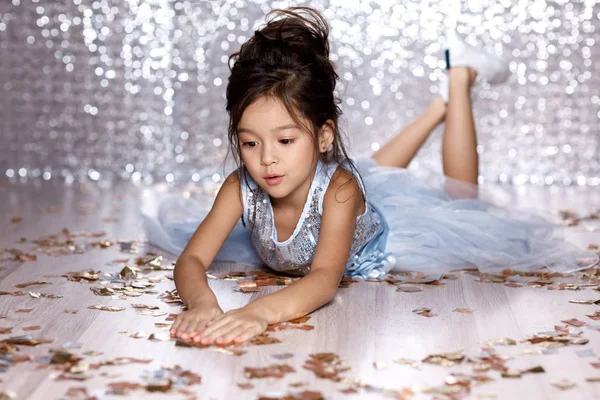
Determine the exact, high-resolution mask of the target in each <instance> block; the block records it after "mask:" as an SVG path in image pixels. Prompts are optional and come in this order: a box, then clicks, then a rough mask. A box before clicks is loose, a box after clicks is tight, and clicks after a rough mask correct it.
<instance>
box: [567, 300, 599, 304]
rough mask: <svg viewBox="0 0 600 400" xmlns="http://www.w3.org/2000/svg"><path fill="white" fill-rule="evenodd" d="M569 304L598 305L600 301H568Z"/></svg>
mask: <svg viewBox="0 0 600 400" xmlns="http://www.w3.org/2000/svg"><path fill="white" fill-rule="evenodd" d="M569 303H574V304H600V300H595V301H594V300H569Z"/></svg>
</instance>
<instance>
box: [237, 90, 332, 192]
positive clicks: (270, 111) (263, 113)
mask: <svg viewBox="0 0 600 400" xmlns="http://www.w3.org/2000/svg"><path fill="white" fill-rule="evenodd" d="M301 120H302V122H303V123H304V124H306V125H307V126H310V124H309V121H308V120H306V119H304V118H302V117H301ZM238 139H239V144H240V153H241V157H242V161H243V162H244V164H245V165H246V168H247V170H248V172H249V173H250V176H252V178H253V179H254V181H255V182H256V183H257V184H258V185H259V186H260V187H262V188H263V189H264V190H265V191H266V192H267V193H268V194H269V195H270V196H271V198H272V199H274V200H275V202H276V201H277V200H278V199H285V200H290V201H292V202H293V203H298V204H300V203H303V202H304V200H303V199H305V198H306V194H307V193H308V190H309V188H310V184H311V182H312V178H313V176H314V171H315V167H316V163H317V159H318V157H317V154H316V153H315V146H314V142H313V140H314V139H313V137H312V136H311V135H309V134H308V133H306V132H305V131H303V130H301V127H299V126H297V125H296V123H295V122H294V120H293V119H292V117H291V116H290V115H289V114H288V112H287V110H286V109H285V107H284V105H283V104H282V103H281V102H280V101H279V100H278V99H276V98H272V97H261V98H259V99H258V100H256V101H255V102H254V103H252V104H251V105H249V106H248V107H247V108H246V110H245V111H244V113H243V115H242V118H241V120H240V123H239V125H238ZM327 147H329V144H327V146H326V147H325V150H326V149H327Z"/></svg>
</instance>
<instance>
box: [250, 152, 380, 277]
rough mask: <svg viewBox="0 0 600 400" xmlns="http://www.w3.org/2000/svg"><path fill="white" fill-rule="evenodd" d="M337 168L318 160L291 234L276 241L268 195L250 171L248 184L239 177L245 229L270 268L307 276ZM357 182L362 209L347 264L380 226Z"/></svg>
mask: <svg viewBox="0 0 600 400" xmlns="http://www.w3.org/2000/svg"><path fill="white" fill-rule="evenodd" d="M337 167H338V165H337V164H335V163H330V164H324V163H322V162H321V161H319V163H318V164H317V170H316V173H315V177H314V179H313V181H312V183H311V187H310V190H309V192H308V197H307V199H306V203H305V204H304V209H303V211H302V215H301V216H300V219H299V220H298V223H297V225H296V228H295V229H294V233H292V235H291V236H290V238H289V239H287V240H285V241H283V242H279V241H278V240H277V230H276V229H275V221H274V218H273V209H272V205H271V200H270V197H269V195H268V194H267V193H266V192H265V191H264V190H263V189H262V188H261V187H260V186H258V184H257V183H256V182H255V181H254V180H253V179H252V177H251V176H250V174H248V173H247V172H245V177H246V179H247V184H246V181H245V180H244V179H241V180H240V182H241V187H242V194H243V202H244V203H243V204H244V216H243V218H244V221H245V222H246V228H247V229H248V230H249V231H250V232H252V235H251V237H250V240H251V241H252V244H253V246H254V248H255V249H256V252H257V253H258V255H259V257H260V258H261V259H262V260H263V262H264V263H265V264H267V265H268V266H269V267H271V268H272V269H274V270H277V271H282V272H285V273H288V274H293V275H306V274H307V273H308V272H310V266H311V262H312V259H313V255H314V254H315V250H316V248H317V241H318V240H319V232H320V229H321V215H322V212H323V197H324V194H325V192H326V190H327V187H328V185H329V181H330V180H331V176H332V175H333V173H334V172H335V169H336V168H337ZM244 171H245V169H244ZM357 179H358V178H357ZM358 182H359V185H360V187H361V190H362V192H363V195H364V196H365V212H364V213H363V214H362V215H359V216H358V217H357V218H356V227H355V230H354V238H353V240H352V248H351V250H350V257H349V261H348V265H350V263H351V262H352V260H355V259H357V258H358V256H357V253H359V252H360V250H361V249H362V248H363V247H364V246H365V245H366V244H367V243H369V241H370V240H371V239H373V238H375V237H376V236H379V235H378V234H380V233H381V231H382V229H383V227H382V221H381V219H382V218H381V217H380V215H379V214H378V212H376V211H375V209H374V208H373V207H372V206H371V205H370V204H369V202H368V201H366V200H367V197H366V192H365V189H364V186H363V184H362V182H361V180H360V179H358ZM248 186H249V187H248ZM384 224H385V222H384ZM253 228H254V229H253Z"/></svg>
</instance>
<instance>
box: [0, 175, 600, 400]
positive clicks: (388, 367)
mask: <svg viewBox="0 0 600 400" xmlns="http://www.w3.org/2000/svg"><path fill="white" fill-rule="evenodd" d="M522 191H523V192H524V193H522V197H519V198H518V199H516V202H517V204H518V205H520V206H527V205H529V206H534V207H542V208H545V209H547V210H551V209H566V208H570V209H572V210H573V211H575V212H577V213H580V214H582V215H584V214H586V212H588V211H590V210H592V209H593V208H594V205H595V206H596V208H597V207H598V205H600V193H599V192H600V189H598V188H562V189H561V188H552V189H547V188H539V189H538V188H524V189H522ZM144 196H147V191H146V192H145V191H144V189H142V188H136V187H134V186H124V185H117V186H115V187H101V185H100V184H87V185H79V184H73V185H70V186H67V185H64V184H62V183H57V182H31V181H29V182H13V183H11V182H8V181H6V180H5V181H0V204H1V205H2V208H1V209H0V214H1V217H2V222H3V223H2V224H1V225H0V229H1V233H0V250H3V251H2V252H0V267H1V268H0V291H1V292H2V294H3V295H2V296H0V328H12V331H10V332H6V333H3V334H0V340H2V341H3V343H2V344H1V345H0V346H1V347H0V349H2V350H1V354H0V370H4V372H3V373H2V374H0V379H1V382H0V392H5V393H4V396H5V397H3V396H2V395H0V398H2V399H4V398H11V397H10V396H11V394H10V393H8V392H13V394H14V396H15V397H14V398H17V399H44V400H46V399H87V398H89V399H91V398H94V396H95V398H97V399H103V398H115V397H114V396H113V395H111V393H113V394H114V393H120V392H122V391H125V392H126V393H128V397H129V398H144V399H146V398H148V399H153V398H156V399H158V398H161V399H162V398H167V399H170V398H173V399H192V398H199V399H203V398H206V399H258V398H261V396H262V397H263V398H283V397H284V396H285V395H288V396H292V397H287V398H306V399H316V398H320V397H319V396H318V393H319V392H320V394H321V395H322V396H323V398H327V399H342V398H344V399H345V398H353V399H380V398H397V399H409V398H413V399H429V398H446V397H444V395H443V394H444V393H445V394H446V395H447V396H454V398H473V399H488V398H497V399H593V398H600V358H599V356H600V317H598V318H597V320H594V319H592V318H590V317H588V315H592V316H594V312H596V311H600V306H598V305H595V304H577V303H572V302H570V300H591V301H596V300H598V299H600V292H599V291H598V290H594V289H596V288H597V287H598V286H597V285H598V283H599V281H598V277H597V276H595V277H593V278H592V279H589V278H588V279H585V278H581V277H580V276H579V274H574V275H573V276H571V277H564V278H551V280H553V281H554V283H549V282H548V281H549V279H548V278H547V277H546V278H544V277H541V278H540V277H535V276H533V277H532V276H524V277H518V276H517V277H514V276H513V277H511V278H510V281H509V282H502V280H501V279H494V280H495V281H498V282H492V281H487V282H481V281H479V280H478V279H479V278H478V276H476V275H474V274H472V273H466V272H459V273H457V274H456V275H455V277H452V276H450V279H447V278H446V279H442V280H440V281H438V282H439V283H440V284H438V285H434V284H422V283H414V284H403V285H401V286H402V287H407V286H408V287H417V288H420V289H422V291H418V292H405V291H397V289H398V285H392V284H390V283H388V282H359V283H352V284H350V285H349V287H347V288H341V289H339V291H338V294H337V296H336V297H335V299H334V300H333V301H332V302H331V303H330V304H328V305H326V306H325V307H323V308H321V309H320V310H317V311H316V312H314V313H313V314H311V316H310V317H311V318H310V319H309V320H308V321H306V322H304V323H303V324H297V325H294V326H300V327H301V326H304V325H312V326H314V329H312V330H309V329H310V327H305V329H306V330H305V329H286V330H281V331H276V332H268V335H269V337H270V338H276V339H278V340H279V341H280V342H279V343H272V344H263V345H248V346H241V347H238V348H236V350H244V351H245V353H244V354H241V355H235V354H233V352H232V351H231V349H225V351H218V350H219V349H217V348H193V347H184V346H177V345H176V343H175V342H174V341H161V340H148V339H147V338H146V335H148V334H153V333H154V334H158V336H159V337H160V335H163V336H164V335H165V334H166V333H167V332H168V329H165V326H166V327H167V328H168V325H164V324H165V323H168V321H165V320H166V319H168V318H167V317H168V315H169V314H170V313H178V312H180V310H181V308H180V306H179V305H177V303H173V304H169V303H166V302H165V301H163V300H165V299H168V298H167V297H163V298H160V295H161V294H164V293H165V292H167V291H171V290H173V289H174V284H173V281H172V280H171V277H172V271H170V270H169V269H168V267H169V266H170V265H172V262H173V261H174V256H173V255H168V254H167V253H164V252H161V251H158V250H157V249H152V248H147V246H145V245H144V244H143V239H144V235H143V230H142V225H141V218H140V216H139V215H138V210H139V204H140V200H141V199H142V198H143V197H144ZM598 226H600V221H597V220H596V221H593V220H591V221H582V222H581V223H580V224H579V225H578V226H574V227H572V228H570V230H569V235H568V239H569V240H570V241H573V242H575V243H578V244H579V245H581V246H585V247H587V246H588V245H589V244H600V231H597V230H596V229H597V227H598ZM50 235H55V236H50ZM36 240H42V241H39V242H37V243H36V242H34V241H36ZM17 249H18V250H17ZM148 250H150V251H154V252H156V253H157V254H159V255H163V256H164V258H163V259H162V260H161V261H160V266H161V268H163V269H162V270H161V269H152V270H151V268H150V267H151V265H154V268H158V265H159V262H158V261H154V262H150V263H148V262H149V261H150V260H152V259H154V258H155V256H153V255H148V256H147V255H146V252H147V251H148ZM33 256H35V258H36V259H35V260H33V258H34V257H33ZM138 259H141V261H140V262H139V264H142V265H139V266H138V268H140V271H139V272H138V275H137V279H133V278H132V276H131V275H130V276H129V277H127V276H126V277H124V279H122V280H117V281H115V280H114V279H115V278H117V275H118V274H119V273H120V272H121V271H122V270H123V268H124V267H125V265H129V266H132V267H133V266H136V260H138ZM90 270H93V272H91V273H88V275H86V278H87V279H86V278H80V279H82V281H81V282H76V281H74V280H69V279H67V277H66V276H63V275H64V274H67V273H69V272H85V271H90ZM134 270H135V269H134ZM251 270H252V268H250V267H245V266H243V265H235V264H220V265H213V266H212V267H211V270H210V272H211V273H212V274H214V275H216V276H221V275H219V274H225V273H227V272H233V271H246V272H249V271H251ZM264 271H267V270H266V269H265V270H264ZM94 272H95V273H97V274H98V275H99V276H97V277H94V276H93V274H94ZM134 272H135V271H134ZM592 272H593V273H596V272H597V271H592ZM107 274H109V275H107ZM110 274H112V275H110ZM143 275H144V276H145V278H146V279H144V276H143ZM67 276H68V275H67ZM161 276H162V278H161ZM94 278H97V279H95V280H94ZM128 278H129V279H128ZM452 278H456V279H452ZM71 279H75V278H73V277H72V278H71ZM110 279H112V280H113V281H112V282H111V281H110ZM544 279H545V280H544ZM525 280H526V281H532V282H533V281H540V280H542V281H541V282H538V284H537V285H532V284H527V282H524V281H525ZM38 281H47V282H48V283H46V284H34V285H31V286H26V287H17V285H20V284H24V283H29V282H38ZM559 282H570V283H572V282H580V283H587V285H585V286H581V287H580V288H579V290H568V289H573V286H572V285H571V286H569V285H563V286H562V288H565V287H566V288H567V290H550V289H549V287H550V288H555V287H559V285H558V283H559ZM132 283H133V285H134V286H133V287H130V289H129V290H127V291H123V288H122V287H123V285H124V284H126V285H131V284H132ZM154 283H155V285H154V286H153V284H154ZM210 285H211V287H212V288H213V290H214V291H215V293H216V294H217V296H218V299H219V300H220V304H221V307H222V308H223V309H224V310H225V311H227V310H229V309H232V308H238V307H241V306H243V305H245V304H247V303H248V302H250V301H252V300H253V299H255V298H256V297H259V296H261V295H263V294H268V293H271V292H273V291H276V290H278V289H279V288H280V287H281V286H261V287H260V292H250V293H244V292H241V291H239V290H236V289H237V288H238V283H237V282H236V281H235V280H225V279H212V280H210ZM21 286H23V285H21ZM101 286H108V287H118V289H116V290H115V293H114V294H113V295H112V296H110V295H109V296H101V295H96V294H94V292H93V291H91V290H90V288H96V287H101ZM152 286H153V287H152ZM514 286H520V287H514ZM119 289H121V290H119ZM136 290H137V292H136ZM408 290H411V289H408ZM18 291H21V292H22V293H23V295H18V294H19V293H15V292H18ZM144 291H146V292H150V293H145V292H144ZM6 292H10V293H12V294H6ZM29 292H31V294H30V293H29ZM140 293H141V295H139V294H140ZM44 294H53V295H59V296H62V297H60V298H52V297H44ZM136 294H137V295H139V296H137V297H131V296H130V295H136ZM32 296H36V297H32ZM121 296H122V297H124V298H123V299H121V298H120V297H121ZM133 304H143V305H148V306H157V307H159V309H158V310H151V309H145V310H144V309H135V308H133V307H132V305H133ZM95 305H109V306H116V307H123V308H124V310H122V311H104V310H98V309H90V308H88V307H90V306H95ZM422 307H427V308H429V309H431V311H430V313H431V314H435V315H434V316H431V317H428V316H427V312H424V313H421V314H419V313H417V312H413V310H417V309H419V308H422ZM22 309H32V310H31V311H30V312H19V311H18V310H22ZM457 309H458V310H457ZM460 309H466V310H460ZM65 310H77V313H76V314H72V313H68V312H65ZM468 310H470V311H471V312H468ZM461 311H463V312H461ZM153 314H157V316H153ZM422 314H424V315H422ZM573 318H575V319H576V320H577V321H583V323H585V325H584V326H581V327H580V328H578V327H576V326H573V325H565V323H564V322H561V321H564V320H571V319H573ZM577 321H570V322H571V323H574V324H575V325H577V324H578V322H577ZM155 323H159V326H156V325H155ZM161 323H162V324H163V325H161ZM32 326H33V327H35V326H39V327H40V329H37V330H25V329H24V328H27V327H32ZM564 326H567V327H566V328H565V327H564ZM555 329H558V331H557V330H555ZM0 331H4V329H0ZM140 331H143V332H141V333H140ZM121 332H127V333H131V334H136V333H138V334H139V336H142V337H141V338H133V337H128V336H126V335H125V334H122V333H121ZM542 332H544V333H545V334H546V335H550V336H543V335H541V333H542ZM22 335H30V336H31V338H32V339H35V340H42V339H43V340H51V341H52V342H51V343H40V344H38V345H37V346H27V345H20V344H19V345H14V344H10V343H11V341H10V340H8V339H9V338H14V337H19V336H22ZM534 335H538V337H537V339H532V340H530V341H527V342H522V341H523V340H524V339H526V338H532V337H533V336H534ZM540 335H541V336H540ZM509 339H513V340H514V341H516V343H515V344H510V343H513V342H510V341H509ZM23 340H24V339H23V338H21V341H23ZM14 341H17V342H18V341H19V340H18V339H13V342H14ZM24 341H25V342H27V340H24ZM61 347H66V349H64V348H63V350H62V351H63V352H65V351H66V352H68V353H60V352H59V353H52V352H51V351H56V350H58V349H60V348H61ZM16 348H18V351H16V352H15V349H16ZM227 350H229V351H227ZM454 352H462V353H458V354H455V355H448V356H446V357H445V358H444V357H442V358H440V357H430V356H432V355H436V354H437V355H439V354H442V353H454ZM69 353H70V354H71V355H69ZM100 353H101V354H100ZM317 353H334V354H335V355H336V356H337V357H339V360H340V361H339V362H338V364H335V360H336V358H334V357H333V356H332V355H330V356H329V358H327V357H325V356H320V357H319V359H320V360H323V359H325V360H326V361H321V362H317V363H314V362H313V363H310V362H309V363H308V364H306V361H308V360H309V359H311V357H310V355H311V354H313V355H314V354H317ZM463 356H464V357H463ZM78 357H80V358H81V359H80V360H79V361H77V358H78ZM123 358H130V360H127V359H123ZM131 359H134V360H131ZM15 360H18V361H19V362H16V363H13V362H14V361H15ZM51 360H52V361H53V363H50V362H51ZM69 360H71V361H69ZM135 360H138V361H140V360H146V361H145V362H138V363H127V364H125V363H126V362H127V361H135ZM327 360H329V361H330V363H329V364H327ZM429 360H432V361H436V360H437V361H439V360H442V361H444V360H445V361H446V363H447V364H451V363H454V365H444V364H443V365H439V364H434V363H429V362H428V361H429ZM448 360H453V361H448ZM594 364H595V365H596V367H598V368H596V367H594ZM274 365H280V367H279V368H278V369H277V368H276V367H274V368H273V369H272V371H271V374H272V373H273V371H275V372H281V373H282V374H284V376H283V377H282V378H277V377H265V378H254V377H252V376H254V375H260V373H261V371H260V370H249V369H247V368H264V367H269V366H274ZM281 365H287V366H289V367H291V368H292V369H293V372H286V371H292V370H291V369H287V368H285V367H281ZM310 365H313V366H316V367H314V368H313V369H315V368H316V369H318V370H319V371H321V373H322V374H325V373H326V372H327V371H330V372H331V374H329V377H330V378H331V379H325V378H318V377H317V376H316V373H315V372H314V371H313V370H311V369H306V368H304V366H310ZM344 365H347V367H349V368H350V369H348V370H345V371H343V370H344V368H343V367H344ZM177 366H178V367H177ZM534 367H541V369H540V368H534ZM161 368H162V369H161ZM327 368H329V369H327ZM336 368H338V370H342V371H338V372H336ZM530 369H532V372H527V371H528V370H530ZM535 371H537V372H535ZM263 372H264V371H263ZM267 372H268V371H267ZM195 374H196V375H195ZM452 374H454V375H452ZM519 375H520V376H519ZM198 376H199V379H200V383H198ZM336 376H337V377H338V378H337V381H336ZM61 377H62V379H61ZM594 379H595V381H594ZM114 383H120V384H118V385H114ZM571 383H572V385H571ZM111 384H113V385H112V386H111ZM136 384H137V385H136ZM169 385H170V389H168V388H169ZM111 388H112V389H111ZM127 388H128V389H127ZM161 388H162V390H166V391H165V392H163V391H159V389H161ZM167 389H168V390H167ZM111 390H112V392H111ZM127 390H128V392H127ZM149 390H156V391H155V392H150V391H149ZM310 392H313V393H310ZM86 393H87V395H86ZM436 393H442V394H436ZM293 396H296V397H293ZM301 396H304V397H301ZM311 396H312V397H311ZM119 398H122V396H119ZM448 398H449V397H448Z"/></svg>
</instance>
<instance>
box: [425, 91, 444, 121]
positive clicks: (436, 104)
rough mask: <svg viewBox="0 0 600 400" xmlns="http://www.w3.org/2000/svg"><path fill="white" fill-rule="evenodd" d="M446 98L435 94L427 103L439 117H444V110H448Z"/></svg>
mask: <svg viewBox="0 0 600 400" xmlns="http://www.w3.org/2000/svg"><path fill="white" fill-rule="evenodd" d="M447 103H448V100H446V99H444V98H443V97H442V96H441V95H440V96H436V97H434V98H433V100H431V103H429V110H430V111H431V112H433V113H434V114H435V115H438V117H439V118H440V119H444V117H445V116H446V112H447V111H448V105H447Z"/></svg>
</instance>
